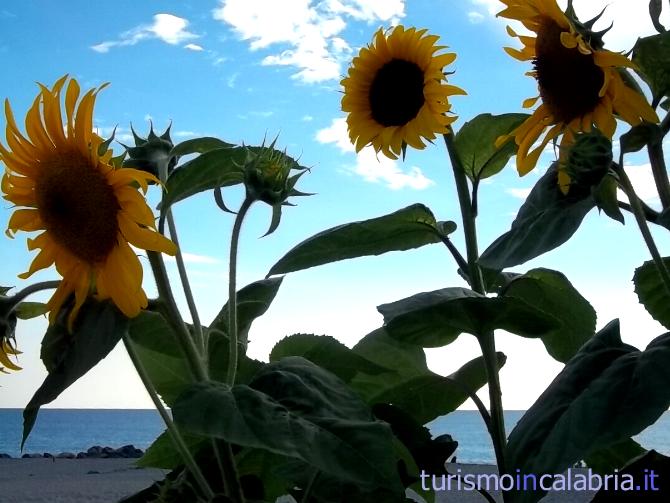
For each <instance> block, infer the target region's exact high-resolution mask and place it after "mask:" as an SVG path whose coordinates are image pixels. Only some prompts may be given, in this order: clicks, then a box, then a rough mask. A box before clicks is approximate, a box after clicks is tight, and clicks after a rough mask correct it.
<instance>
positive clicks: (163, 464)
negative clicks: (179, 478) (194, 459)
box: [137, 430, 208, 470]
mask: <svg viewBox="0 0 670 503" xmlns="http://www.w3.org/2000/svg"><path fill="white" fill-rule="evenodd" d="M182 438H183V439H184V442H185V443H186V445H187V447H188V448H189V451H191V453H192V454H195V453H196V452H198V450H200V448H201V447H203V446H204V445H206V444H208V442H207V440H206V439H204V438H202V437H199V436H195V435H188V434H183V433H182ZM183 464H184V460H183V459H182V457H181V454H180V453H179V451H178V450H177V449H176V448H175V446H174V442H173V440H172V436H171V435H170V433H169V432H168V431H167V430H165V431H164V432H163V433H161V434H160V435H159V436H158V438H157V439H156V440H154V442H153V443H152V444H151V445H150V446H149V447H148V448H147V450H146V451H145V452H144V455H143V456H142V457H141V458H140V459H138V460H137V466H139V467H141V468H162V469H164V470H174V469H175V468H177V467H178V466H181V465H183Z"/></svg>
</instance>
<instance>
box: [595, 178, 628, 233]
mask: <svg viewBox="0 0 670 503" xmlns="http://www.w3.org/2000/svg"><path fill="white" fill-rule="evenodd" d="M618 187H619V184H618V182H617V179H616V178H615V177H614V176H612V175H611V174H608V175H605V176H604V177H603V179H602V180H601V181H600V183H599V184H598V185H596V186H595V187H593V188H592V189H591V190H592V193H593V200H594V202H595V203H596V206H597V207H598V209H599V210H602V211H604V212H605V214H606V215H607V216H608V217H610V218H611V219H612V220H616V221H617V222H620V223H622V224H625V223H626V221H625V220H624V217H623V213H622V212H621V208H619V198H618V196H617V189H618Z"/></svg>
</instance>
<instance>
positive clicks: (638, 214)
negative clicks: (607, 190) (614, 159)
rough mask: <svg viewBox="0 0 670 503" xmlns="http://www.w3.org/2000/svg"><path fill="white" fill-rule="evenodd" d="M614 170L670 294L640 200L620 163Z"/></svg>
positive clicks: (665, 271) (669, 283)
mask: <svg viewBox="0 0 670 503" xmlns="http://www.w3.org/2000/svg"><path fill="white" fill-rule="evenodd" d="M615 170H616V172H617V174H618V175H619V182H620V183H621V187H622V189H623V191H624V192H625V193H626V195H627V196H628V201H629V202H630V205H631V208H632V209H633V215H635V220H636V221H637V226H638V227H639V228H640V232H641V233H642V237H643V238H644V242H645V243H646V245H647V248H648V249H649V253H650V254H651V258H652V259H653V260H654V264H656V269H658V273H659V274H660V275H661V279H662V280H663V283H664V284H665V289H666V290H667V292H668V294H670V274H669V273H668V269H667V268H666V267H665V263H664V262H663V258H662V257H661V254H660V253H659V251H658V248H657V247H656V242H655V241H654V237H653V236H652V235H651V231H650V230H649V226H648V225H647V219H646V216H645V213H644V208H642V204H641V203H640V199H639V198H638V197H637V194H636V193H635V189H634V188H633V184H632V183H631V182H630V178H628V175H627V174H626V171H625V170H624V169H623V165H622V163H619V165H617V166H615Z"/></svg>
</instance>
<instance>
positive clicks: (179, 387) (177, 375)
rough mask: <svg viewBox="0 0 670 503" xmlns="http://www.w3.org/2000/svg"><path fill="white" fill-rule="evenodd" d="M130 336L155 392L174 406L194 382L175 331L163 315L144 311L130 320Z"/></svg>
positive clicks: (170, 405)
mask: <svg viewBox="0 0 670 503" xmlns="http://www.w3.org/2000/svg"><path fill="white" fill-rule="evenodd" d="M128 333H129V335H130V339H131V341H132V344H133V345H134V348H135V351H136V352H137V354H138V356H139V358H140V360H141V361H142V364H143V365H144V368H145V369H146V371H147V373H148V374H149V377H150V378H151V382H152V383H153V385H154V387H155V388H156V391H157V392H158V394H159V395H160V396H161V398H162V399H163V401H164V402H165V403H166V405H167V406H168V407H172V405H173V404H174V401H175V400H176V399H177V397H178V396H179V395H180V394H181V392H182V391H183V390H184V389H186V387H187V386H189V385H190V384H191V383H192V382H193V377H192V374H191V371H190V369H189V367H188V365H187V364H186V361H185V360H184V357H183V356H182V353H181V351H180V349H179V343H178V342H177V338H176V337H175V335H174V332H173V331H172V328H171V327H170V326H169V325H168V323H167V321H165V319H164V318H163V317H162V316H161V315H160V314H158V313H154V312H151V311H143V312H141V313H140V315H139V316H137V317H136V318H133V319H132V320H131V321H130V326H129V328H128Z"/></svg>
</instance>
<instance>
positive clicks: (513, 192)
mask: <svg viewBox="0 0 670 503" xmlns="http://www.w3.org/2000/svg"><path fill="white" fill-rule="evenodd" d="M531 190H533V189H529V188H527V189H515V188H510V189H505V192H507V193H508V194H509V195H510V196H513V197H516V198H517V199H524V200H525V199H526V198H527V197H528V194H530V191H531Z"/></svg>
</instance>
